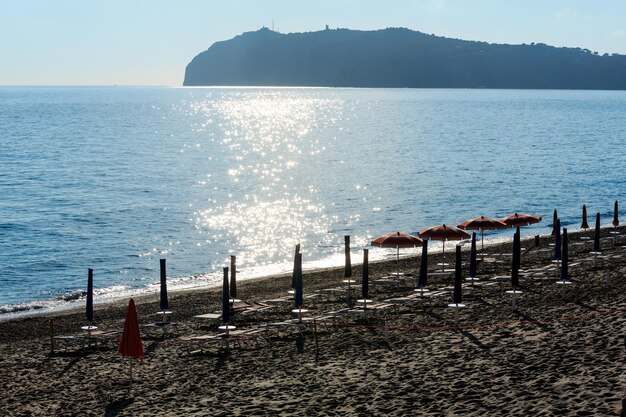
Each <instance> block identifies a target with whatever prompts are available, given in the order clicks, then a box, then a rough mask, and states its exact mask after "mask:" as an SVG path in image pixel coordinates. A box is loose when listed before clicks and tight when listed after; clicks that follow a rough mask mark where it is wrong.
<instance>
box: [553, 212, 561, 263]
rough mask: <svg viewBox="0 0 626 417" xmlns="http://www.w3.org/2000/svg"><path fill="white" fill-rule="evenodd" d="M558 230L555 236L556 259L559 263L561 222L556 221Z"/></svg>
mask: <svg viewBox="0 0 626 417" xmlns="http://www.w3.org/2000/svg"><path fill="white" fill-rule="evenodd" d="M555 225H556V228H555V229H556V230H557V234H556V235H554V259H555V260H557V261H560V260H561V220H559V219H556V223H555Z"/></svg>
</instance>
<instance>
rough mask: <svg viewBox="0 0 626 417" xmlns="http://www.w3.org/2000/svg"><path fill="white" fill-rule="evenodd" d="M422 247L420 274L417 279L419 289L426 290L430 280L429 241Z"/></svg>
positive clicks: (425, 241) (426, 240)
mask: <svg viewBox="0 0 626 417" xmlns="http://www.w3.org/2000/svg"><path fill="white" fill-rule="evenodd" d="M423 242H424V246H422V256H421V257H420V273H419V277H418V278H417V288H426V281H427V279H428V239H424V241H423Z"/></svg>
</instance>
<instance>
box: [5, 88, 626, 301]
mask: <svg viewBox="0 0 626 417" xmlns="http://www.w3.org/2000/svg"><path fill="white" fill-rule="evenodd" d="M625 139H626V92H611V91H517V90H411V89H398V90H395V89H293V88H259V89H257V88H240V89H237V88H120V87H108V88H56V87H55V88H45V87H37V88H18V87H7V88H0V149H1V152H0V195H1V197H0V311H4V312H6V311H14V310H16V309H21V308H34V307H41V306H46V307H48V306H55V305H60V304H64V303H67V302H68V300H71V299H73V298H76V297H77V295H78V294H80V293H81V291H84V289H85V287H86V276H87V268H89V267H91V268H94V270H95V273H94V274H95V287H96V299H100V300H101V299H104V298H107V297H116V296H127V295H129V294H134V293H137V292H150V291H152V292H156V291H157V287H156V285H155V283H156V281H157V280H158V266H159V264H158V259H159V258H162V257H165V258H167V260H168V275H169V276H170V277H171V279H170V287H192V286H199V285H207V284H211V283H215V282H216V280H217V279H219V276H220V271H221V268H222V267H223V266H226V265H227V263H228V260H229V256H230V255H231V254H236V255H237V257H238V264H239V269H240V274H239V277H240V279H245V278H250V277H253V276H258V275H263V274H268V273H273V272H278V271H287V270H289V268H290V264H291V262H292V260H291V259H292V254H293V245H294V244H295V243H297V242H300V243H301V244H302V248H303V252H304V259H305V262H306V263H307V265H308V266H326V265H340V264H342V262H343V257H342V253H343V246H342V245H343V236H344V235H351V236H352V242H353V247H354V251H353V255H352V258H353V260H358V259H360V258H361V254H360V249H359V248H360V247H362V246H364V245H367V243H368V242H369V240H370V239H371V238H373V237H376V236H377V235H380V234H384V233H389V232H394V231H401V232H416V231H417V230H420V229H421V228H423V227H426V226H430V225H434V224H440V223H447V224H457V223H460V222H461V221H463V220H466V219H468V218H471V217H476V216H480V215H485V216H494V217H498V216H504V215H507V214H511V213H513V212H525V213H532V214H539V215H542V216H543V217H544V218H545V219H546V220H545V221H544V222H542V223H541V224H539V225H536V226H533V227H532V228H529V229H527V230H525V231H524V233H525V234H526V235H531V234H538V233H546V232H547V231H548V225H549V224H550V220H551V217H552V210H553V209H554V208H557V209H558V210H559V214H560V217H561V219H562V222H563V224H564V225H569V226H570V227H571V228H577V227H578V225H579V214H580V208H581V206H582V204H587V207H588V209H589V212H590V214H594V213H595V212H598V211H599V212H600V213H601V214H602V216H603V220H604V221H603V222H604V223H608V222H609V221H610V220H611V219H610V216H611V211H612V203H613V201H614V200H615V199H618V200H620V201H621V202H622V204H623V205H624V206H626V188H625V187H624V184H625V183H626V169H625V168H624V167H625V166H626V146H624V143H625ZM506 233H509V234H510V231H507V232H505V233H504V234H491V235H490V237H491V238H498V237H499V236H505V235H506V236H508V235H507V234H506ZM386 253H387V252H385V251H384V250H381V249H372V255H373V257H383V256H385V255H386Z"/></svg>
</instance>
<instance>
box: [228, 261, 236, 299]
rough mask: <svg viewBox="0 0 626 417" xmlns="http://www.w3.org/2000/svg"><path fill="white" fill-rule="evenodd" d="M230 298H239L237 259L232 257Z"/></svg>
mask: <svg viewBox="0 0 626 417" xmlns="http://www.w3.org/2000/svg"><path fill="white" fill-rule="evenodd" d="M229 295H230V298H237V257H236V256H235V255H230V294H229Z"/></svg>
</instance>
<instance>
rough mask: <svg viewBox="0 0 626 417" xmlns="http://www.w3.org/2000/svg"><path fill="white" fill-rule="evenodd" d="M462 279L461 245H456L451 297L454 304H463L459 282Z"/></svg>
mask: <svg viewBox="0 0 626 417" xmlns="http://www.w3.org/2000/svg"><path fill="white" fill-rule="evenodd" d="M462 279H463V273H462V270H461V245H456V262H455V268H454V294H453V296H452V302H453V303H454V304H461V303H462V302H463V289H462V287H461V285H462V283H461V280H462Z"/></svg>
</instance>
